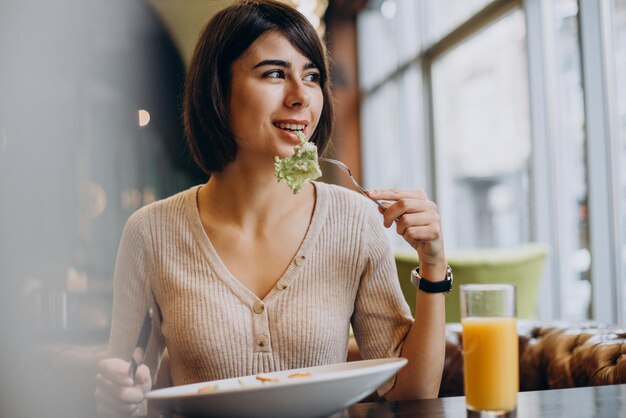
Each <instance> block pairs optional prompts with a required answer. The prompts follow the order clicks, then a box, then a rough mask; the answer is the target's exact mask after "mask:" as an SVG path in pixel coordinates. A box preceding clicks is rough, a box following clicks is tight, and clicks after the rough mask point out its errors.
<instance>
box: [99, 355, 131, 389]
mask: <svg viewBox="0 0 626 418" xmlns="http://www.w3.org/2000/svg"><path fill="white" fill-rule="evenodd" d="M129 367H130V363H129V362H127V361H124V360H122V359H120V358H106V359H104V360H100V361H99V362H98V367H97V370H98V373H100V374H101V375H102V376H104V377H105V378H106V379H108V380H110V381H112V382H114V383H116V384H118V385H123V386H132V385H133V379H132V378H131V377H130V376H129V375H128V368H129Z"/></svg>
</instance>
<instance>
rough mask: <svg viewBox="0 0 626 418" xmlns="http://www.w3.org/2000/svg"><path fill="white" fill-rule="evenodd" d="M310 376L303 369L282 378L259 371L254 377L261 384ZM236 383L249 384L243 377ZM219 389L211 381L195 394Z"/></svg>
mask: <svg viewBox="0 0 626 418" xmlns="http://www.w3.org/2000/svg"><path fill="white" fill-rule="evenodd" d="M311 376H313V373H311V372H309V371H306V370H304V371H301V372H296V373H293V374H290V375H289V376H287V377H286V378H284V377H283V378H279V377H274V376H268V375H266V374H263V373H259V374H257V375H256V376H255V379H256V380H258V381H259V382H261V384H265V383H278V382H285V381H287V380H289V379H301V378H303V377H311ZM237 383H239V387H244V386H250V383H246V382H245V381H244V380H243V379H237ZM225 389H226V388H225ZM219 390H220V387H219V385H218V384H216V383H211V384H209V385H206V386H202V387H201V388H200V389H198V392H197V394H198V395H202V394H205V393H213V392H217V391H219Z"/></svg>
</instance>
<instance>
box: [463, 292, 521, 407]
mask: <svg viewBox="0 0 626 418" xmlns="http://www.w3.org/2000/svg"><path fill="white" fill-rule="evenodd" d="M515 315H516V296H515V286H514V285H510V284H471V285H462V286H461V323H462V325H463V372H464V383H465V396H466V402H467V410H468V416H470V417H473V416H507V415H509V413H514V411H515V410H516V408H517V392H518V391H519V355H518V337H517V320H516V318H515Z"/></svg>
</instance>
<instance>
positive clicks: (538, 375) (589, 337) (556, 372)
mask: <svg viewBox="0 0 626 418" xmlns="http://www.w3.org/2000/svg"><path fill="white" fill-rule="evenodd" d="M518 335H519V363H520V390H522V391H528V390H544V389H561V388H570V387H580V386H599V385H611V384H618V383H626V329H624V328H618V327H615V326H609V325H606V324H601V323H598V322H586V323H576V324H573V323H563V322H554V323H545V322H543V323H542V322H535V321H520V322H519V323H518ZM446 339H447V341H446V359H445V365H444V371H443V377H442V380H441V387H440V390H439V396H440V397H444V396H459V395H463V357H462V348H461V347H462V345H461V344H462V335H461V325H460V324H448V326H447V329H446Z"/></svg>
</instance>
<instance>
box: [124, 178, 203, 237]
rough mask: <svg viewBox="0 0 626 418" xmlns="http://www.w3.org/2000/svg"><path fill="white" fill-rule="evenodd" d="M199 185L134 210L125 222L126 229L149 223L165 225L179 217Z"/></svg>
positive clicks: (189, 205)
mask: <svg viewBox="0 0 626 418" xmlns="http://www.w3.org/2000/svg"><path fill="white" fill-rule="evenodd" d="M198 187H199V186H193V187H190V188H189V189H187V190H183V191H181V192H178V193H176V194H175V195H172V196H169V197H167V198H164V199H161V200H157V201H156V202H152V203H149V204H147V205H145V206H143V207H141V208H139V209H138V210H137V211H135V212H134V213H133V214H132V215H130V217H129V218H128V221H127V222H126V227H125V228H126V229H128V228H132V229H137V228H140V229H141V228H145V227H148V228H149V227H150V225H159V224H160V225H166V224H168V222H167V221H168V220H170V219H172V218H181V216H184V215H185V213H186V212H187V210H188V209H189V208H190V207H192V205H193V204H194V203H195V196H196V191H197V189H198Z"/></svg>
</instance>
